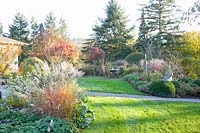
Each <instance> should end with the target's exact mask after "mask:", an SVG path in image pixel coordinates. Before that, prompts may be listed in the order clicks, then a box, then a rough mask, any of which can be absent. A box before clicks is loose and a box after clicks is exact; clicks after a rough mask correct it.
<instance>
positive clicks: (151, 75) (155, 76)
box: [147, 71, 162, 81]
mask: <svg viewBox="0 0 200 133" xmlns="http://www.w3.org/2000/svg"><path fill="white" fill-rule="evenodd" d="M161 77H162V74H161V73H160V72H158V71H156V72H150V73H148V74H147V80H148V81H154V80H160V79H161Z"/></svg>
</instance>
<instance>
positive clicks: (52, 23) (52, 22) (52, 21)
mask: <svg viewBox="0 0 200 133" xmlns="http://www.w3.org/2000/svg"><path fill="white" fill-rule="evenodd" d="M45 28H46V29H53V30H55V29H56V17H54V14H53V13H52V12H50V13H49V14H48V15H47V16H46V19H45Z"/></svg>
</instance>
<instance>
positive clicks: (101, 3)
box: [0, 0, 196, 38]
mask: <svg viewBox="0 0 200 133" xmlns="http://www.w3.org/2000/svg"><path fill="white" fill-rule="evenodd" d="M108 1H109V0H2V1H1V8H0V22H2V23H3V26H4V31H6V32H7V29H8V28H7V27H8V25H9V24H11V23H12V20H13V17H14V15H15V14H16V12H21V13H23V14H24V15H25V16H26V17H27V18H28V19H29V20H30V18H31V17H32V16H34V17H35V18H36V20H37V21H38V22H41V21H43V20H44V18H45V16H46V15H47V14H48V13H49V12H51V11H52V12H53V13H54V14H55V16H56V17H57V18H58V19H59V18H60V17H62V18H64V19H65V20H66V22H67V24H68V27H69V34H70V36H71V38H88V37H89V36H90V34H91V33H92V27H93V26H94V25H95V24H96V23H97V22H98V17H104V16H105V12H104V9H105V6H106V4H107V3H108ZM117 1H118V3H119V4H120V5H121V7H122V8H124V9H125V10H126V14H127V15H128V16H129V19H130V22H129V25H133V24H134V25H136V26H138V22H137V21H136V20H137V19H138V18H139V17H140V12H139V11H138V9H139V6H138V4H142V3H147V1H148V0H117ZM194 1H196V0H177V4H178V5H179V6H180V7H181V8H182V9H187V8H189V7H190V6H191V5H192V4H193V3H194ZM195 28H196V27H191V28H190V29H195Z"/></svg>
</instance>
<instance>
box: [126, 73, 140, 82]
mask: <svg viewBox="0 0 200 133" xmlns="http://www.w3.org/2000/svg"><path fill="white" fill-rule="evenodd" d="M123 79H124V80H126V81H137V80H139V79H140V76H139V74H127V75H125V76H124V78H123Z"/></svg>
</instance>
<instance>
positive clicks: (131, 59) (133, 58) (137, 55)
mask: <svg viewBox="0 0 200 133" xmlns="http://www.w3.org/2000/svg"><path fill="white" fill-rule="evenodd" d="M142 59H144V54H143V53H141V52H132V53H130V54H129V55H128V56H126V58H125V60H126V61H127V62H128V63H129V64H139V63H140V61H141V60H142Z"/></svg>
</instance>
